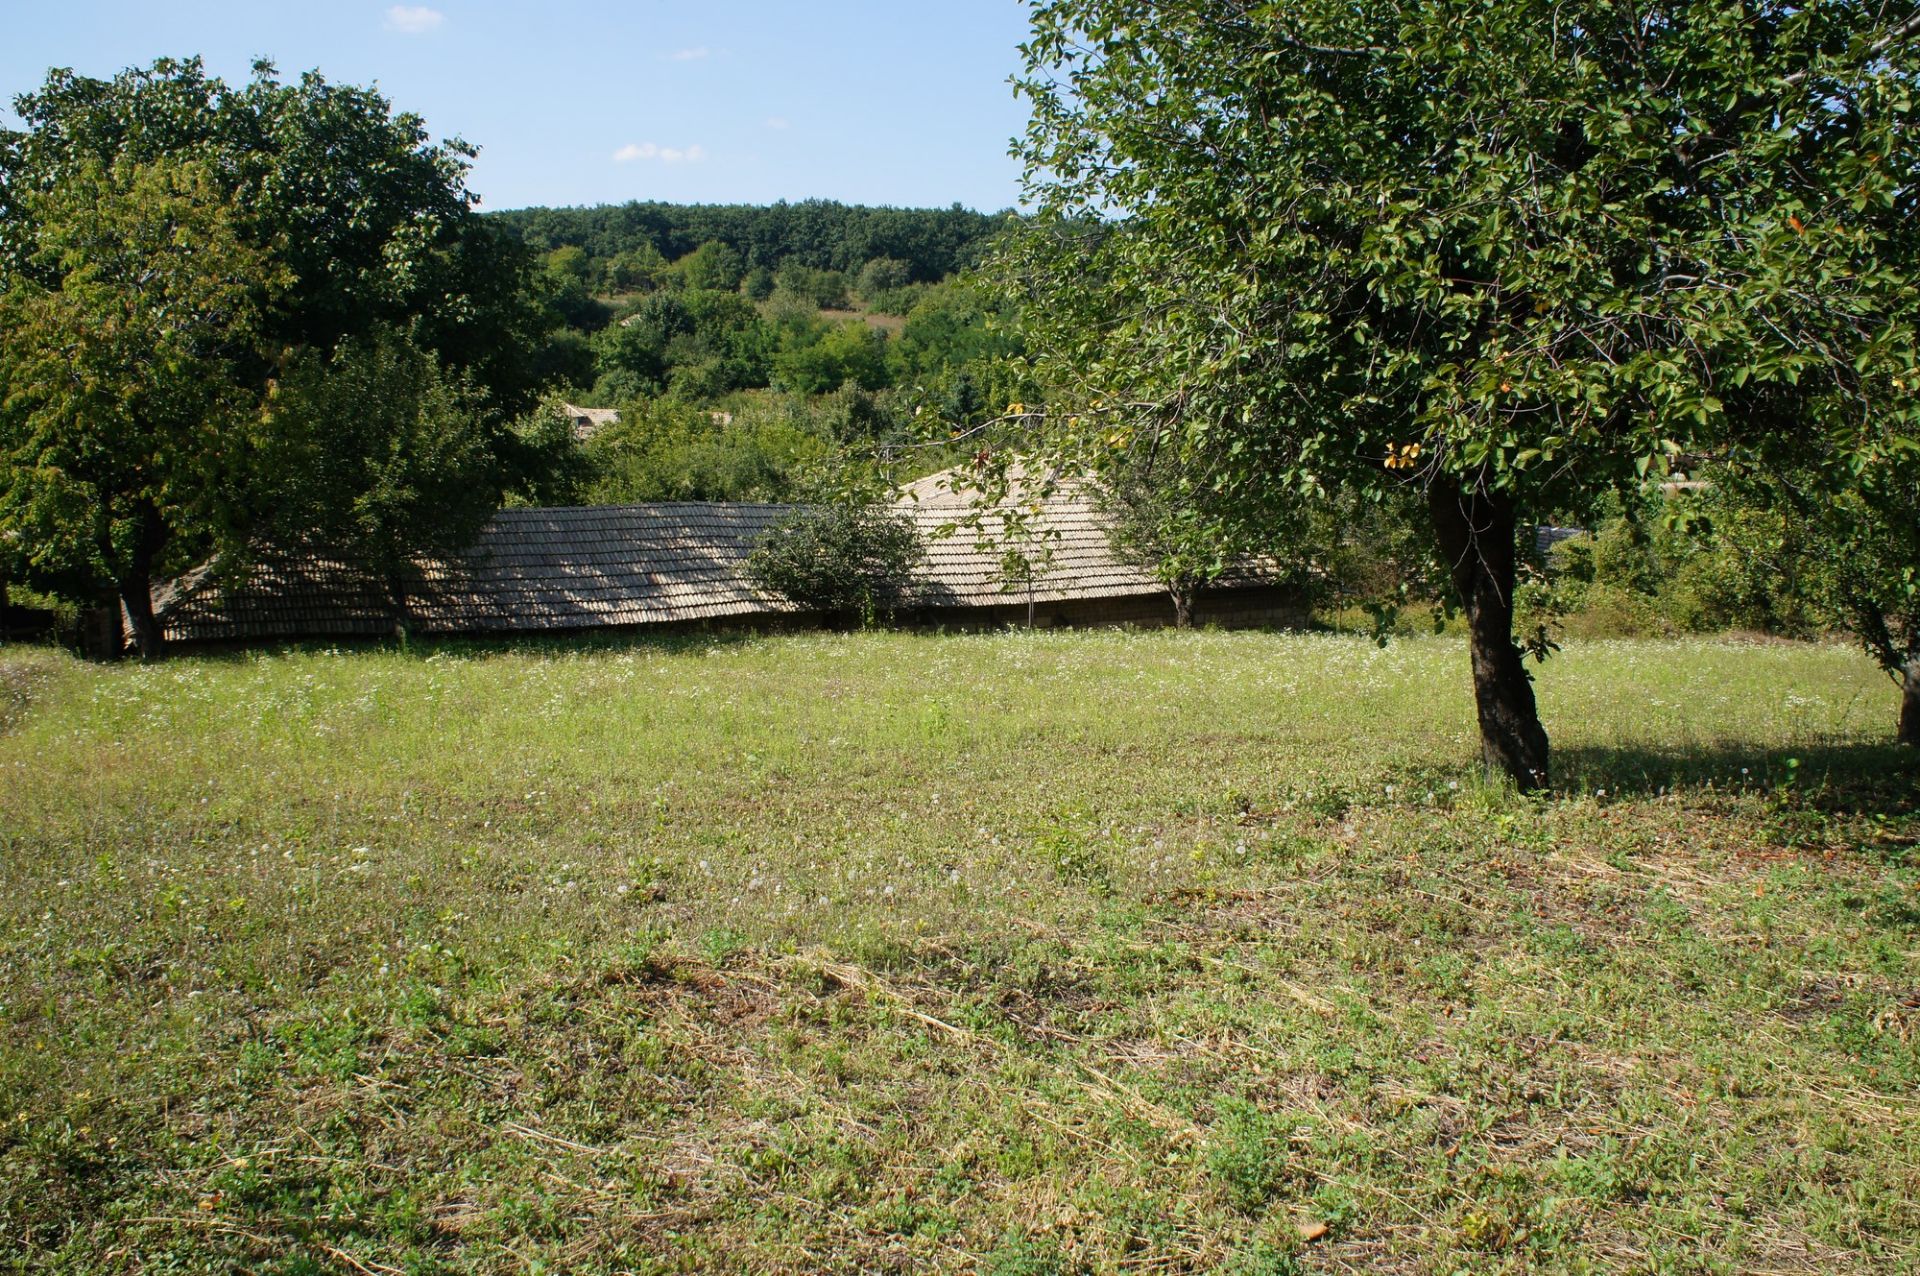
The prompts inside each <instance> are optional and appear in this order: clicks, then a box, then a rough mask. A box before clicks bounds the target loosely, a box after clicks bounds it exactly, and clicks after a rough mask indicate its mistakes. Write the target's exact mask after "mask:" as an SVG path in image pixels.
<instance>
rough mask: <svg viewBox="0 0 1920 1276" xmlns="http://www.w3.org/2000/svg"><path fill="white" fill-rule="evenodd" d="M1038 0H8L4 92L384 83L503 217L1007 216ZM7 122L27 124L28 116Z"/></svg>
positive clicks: (1, 19)
mask: <svg viewBox="0 0 1920 1276" xmlns="http://www.w3.org/2000/svg"><path fill="white" fill-rule="evenodd" d="M1025 19H1026V5H1025V4H1024V3H1023V0H892V2H891V3H882V2H878V0H811V2H808V0H790V2H780V0H706V2H705V3H700V2H697V0H629V2H628V3H625V4H620V3H604V2H603V3H588V2H585V0H556V2H552V3H546V4H540V5H532V4H527V5H518V4H500V3H480V2H478V0H421V2H420V3H408V4H401V5H394V4H390V3H360V2H358V0H346V2H338V0H320V2H318V3H312V2H309V3H273V2H272V0H256V2H255V3H246V4H237V3H223V2H216V0H137V2H132V0H116V2H112V3H86V2H85V0H69V2H68V3H51V4H50V3H45V2H44V0H0V30H4V31H5V32H6V35H5V36H4V38H0V100H3V101H4V104H5V106H8V107H10V106H11V104H12V102H13V99H14V97H15V96H16V95H17V94H19V93H21V92H23V91H25V90H28V89H30V88H33V87H35V86H37V85H38V84H39V83H40V82H41V81H42V80H43V79H44V78H45V75H46V71H47V68H49V67H52V66H70V67H72V68H73V69H74V70H76V71H79V72H81V73H82V74H86V75H96V76H108V75H111V74H112V73H113V72H115V71H117V70H119V69H121V68H123V67H127V66H133V65H144V64H146V63H148V62H151V61H152V60H153V59H154V58H156V57H160V56H163V55H173V56H182V55H186V54H193V53H198V54H201V55H203V56H204V57H205V58H206V61H207V65H208V67H209V69H210V70H212V71H213V72H214V73H215V74H218V75H222V76H224V77H226V78H228V79H234V80H238V79H242V78H244V77H245V76H246V75H247V68H248V66H249V64H250V63H251V62H252V60H253V59H254V58H255V57H256V56H266V57H270V58H272V59H273V60H274V61H275V62H276V63H277V64H278V65H279V68H280V71H281V73H282V74H283V75H286V76H292V75H294V74H297V73H298V72H300V71H303V70H307V69H309V68H316V67H317V68H318V69H319V70H320V71H322V72H323V73H324V74H325V75H326V76H327V77H328V78H329V79H332V80H336V81H341V82H349V83H356V84H368V83H377V84H378V85H379V87H380V88H381V90H382V91H383V92H384V93H385V94H386V95H387V96H388V98H390V99H391V100H392V101H393V103H394V105H395V107H396V108H398V109H402V110H411V111H416V112H418V113H419V114H420V115H422V116H424V117H425V119H426V121H427V127H428V128H429V129H430V130H431V131H432V132H433V134H434V136H435V137H444V136H449V135H455V134H457V135H459V136H461V137H464V138H466V140H468V141H469V142H473V143H475V144H476V145H478V146H479V147H480V148H481V151H480V158H479V160H478V162H477V163H476V164H475V166H474V171H473V177H472V185H473V188H474V189H475V190H476V191H478V192H479V193H480V194H481V195H482V197H483V198H484V200H485V207H488V208H516V207H521V206H524V205H528V204H554V205H559V204H596V203H619V202H623V201H625V200H629V199H664V200H672V201H676V202H718V203H733V202H740V203H765V202H769V201H772V200H775V199H789V200H798V199H805V198H809V197H815V196H817V197H821V198H827V199H839V200H844V201H846V202H848V203H866V204H895V205H902V206H914V207H920V206H945V205H948V204H952V203H955V202H958V203H961V204H965V205H968V206H969V207H973V208H978V209H982V210H985V211H993V210H997V209H1000V208H1005V207H1008V206H1010V205H1013V204H1015V203H1016V202H1017V201H1018V198H1019V166H1018V165H1017V164H1016V163H1015V161H1013V160H1012V159H1010V158H1009V157H1008V155H1007V144H1008V142H1009V140H1010V139H1011V138H1012V136H1013V135H1014V134H1015V133H1017V132H1018V131H1019V130H1020V128H1021V127H1022V125H1023V123H1024V122H1025V110H1024V104H1023V103H1020V102H1017V101H1015V100H1014V98H1013V94H1012V90H1011V88H1010V87H1009V85H1008V84H1007V77H1008V76H1009V75H1010V74H1011V73H1012V72H1013V71H1014V70H1016V69H1017V66H1018V57H1019V55H1018V52H1017V50H1016V48H1015V46H1016V45H1017V44H1018V43H1019V41H1020V40H1021V39H1022V38H1023V37H1024V36H1025V33H1026V24H1025ZM0 121H3V122H4V123H6V124H7V125H9V126H15V125H17V124H18V120H17V119H16V118H15V117H14V116H13V114H12V112H11V111H10V110H6V111H4V112H0Z"/></svg>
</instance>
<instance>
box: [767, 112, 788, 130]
mask: <svg viewBox="0 0 1920 1276" xmlns="http://www.w3.org/2000/svg"><path fill="white" fill-rule="evenodd" d="M767 127H768V128H772V129H783V128H785V127H787V118H786V116H784V115H769V116H768V117H767Z"/></svg>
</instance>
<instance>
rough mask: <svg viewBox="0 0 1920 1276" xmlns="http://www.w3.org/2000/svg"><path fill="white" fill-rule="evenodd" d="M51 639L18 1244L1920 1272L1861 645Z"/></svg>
mask: <svg viewBox="0 0 1920 1276" xmlns="http://www.w3.org/2000/svg"><path fill="white" fill-rule="evenodd" d="M1539 686H1540V692H1541V696H1542V703H1543V707H1544V712H1545V716H1546V719H1547V725H1548V728H1549V730H1550V732H1551V733H1552V735H1553V738H1554V742H1555V746H1556V759H1557V763H1558V766H1559V769H1560V775H1559V777H1558V778H1559V780H1560V783H1561V790H1560V792H1559V794H1558V795H1557V796H1555V797H1554V798H1552V799H1549V800H1529V799H1521V798H1518V797H1515V796H1512V795H1510V794H1508V793H1505V792H1502V791H1499V790H1494V789H1487V788H1484V787H1482V786H1481V785H1479V784H1478V783H1477V781H1476V780H1475V778H1474V775H1473V772H1472V768H1471V765H1470V764H1471V760H1472V758H1473V755H1474V752H1475V745H1474V741H1473V735H1472V730H1471V708H1470V703H1469V700H1468V696H1467V688H1466V659H1465V655H1464V652H1463V650H1462V648H1461V647H1460V646H1459V645H1458V643H1457V642H1455V641H1454V640H1451V639H1427V640H1414V641H1405V642H1399V643H1396V644H1395V645H1394V646H1392V647H1391V648H1389V649H1387V650H1384V651H1381V650H1376V649H1374V648H1373V647H1372V646H1370V645H1369V644H1367V643H1366V642H1365V641H1363V640H1359V639H1354V638H1348V637H1329V636H1322V637H1311V636H1294V637H1285V636H1270V635H1255V634H1197V635H1175V634H1144V635H1124V634H1068V635H1019V634H1014V635H999V636H966V637H935V636H908V635H852V636H803V637H783V638H764V639H751V638H743V639H738V640H720V639H716V640H687V641H678V642H637V643H631V644H618V643H609V644H604V645H597V646H595V645H590V646H583V647H575V648H563V647H532V646H527V647H518V648H500V647H485V646H445V647H438V648H428V649H426V650H420V649H416V650H414V651H412V652H410V653H402V652H396V651H378V650H360V651H349V652H333V651H322V650H300V651H292V652H286V653H279V654H270V655H251V656H204V657H192V658H181V659H177V660H172V661H168V662H165V663H162V664H159V665H155V666H149V667H141V666H137V665H125V666H120V667H97V666H87V665H83V664H80V663H78V662H75V661H72V660H69V659H67V658H65V657H62V656H58V655H55V654H52V653H48V652H44V651H35V650H26V649H19V648H13V649H7V650H4V651H0V862H3V863H4V886H5V890H4V892H3V893H0V1267H10V1268H13V1269H19V1270H35V1271H39V1270H59V1271H73V1272H108V1271H116V1272H117V1271H128V1272H131V1271H142V1272H197V1271H230V1272H242V1271H245V1272H276V1273H307V1272H358V1273H369V1272H374V1273H391V1272H408V1273H425V1272H465V1271H486V1272H495V1271H497V1272H509V1271H511V1272H523V1271H545V1272H553V1273H558V1272H626V1271H632V1272H669V1271H683V1272H705V1271H754V1272H796V1273H797V1272H815V1271H834V1272H871V1271H923V1270H924V1271H952V1272H972V1271H980V1272H987V1273H999V1274H1000V1276H1011V1274H1013V1273H1070V1272H1123V1271H1129V1272H1130V1271H1156V1272H1210V1271H1224V1272H1237V1273H1243V1274H1253V1273H1262V1274H1265V1276H1276V1274H1279V1273H1295V1272H1333V1271H1349V1272H1374V1271H1388V1272H1393V1271H1406V1272H1536V1271H1553V1272H1581V1271H1648V1272H1869V1271H1874V1272H1894V1271H1905V1270H1912V1269H1913V1268H1914V1267H1915V1266H1916V1265H1920V954H1917V953H1916V951H1915V934H1916V931H1917V930H1920V852H1916V849H1915V847H1916V842H1917V841H1920V814H1916V806H1917V802H1916V798H1917V797H1920V792H1917V789H1916V782H1915V774H1916V768H1915V765H1914V759H1913V757H1912V756H1911V754H1910V753H1909V754H1908V755H1906V756H1902V755H1901V753H1900V751H1898V750H1896V749H1894V748H1892V747H1891V746H1889V745H1888V744H1887V740H1888V738H1889V735H1890V724H1891V719H1892V715H1893V701H1894V695H1893V691H1892V689H1891V687H1890V685H1889V684H1888V683H1887V681H1886V680H1885V679H1884V678H1883V677H1882V676H1880V675H1879V674H1877V673H1876V672H1875V671H1874V670H1873V669H1872V668H1871V667H1870V666H1869V665H1868V664H1867V663H1866V662H1865V661H1863V660H1862V659H1860V658H1859V657H1858V656H1856V655H1854V654H1852V653H1850V652H1848V651H1845V650H1841V649H1836V648H1823V647H1805V646H1788V645H1739V644H1731V643H1726V644H1721V643H1712V642H1690V643H1653V642H1649V643H1628V642H1619V643H1579V644H1571V643H1570V644H1569V649H1568V651H1567V652H1565V653H1564V654H1563V655H1561V656H1559V657H1557V658H1555V659H1554V660H1553V661H1551V662H1549V663H1548V664H1547V665H1546V666H1545V667H1544V668H1543V669H1542V670H1541V673H1540V684H1539Z"/></svg>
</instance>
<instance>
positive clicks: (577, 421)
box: [560, 403, 620, 443]
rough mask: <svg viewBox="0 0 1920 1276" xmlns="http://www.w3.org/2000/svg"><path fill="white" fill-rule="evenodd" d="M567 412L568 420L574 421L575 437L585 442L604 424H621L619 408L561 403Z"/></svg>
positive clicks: (563, 409) (562, 408) (561, 407)
mask: <svg viewBox="0 0 1920 1276" xmlns="http://www.w3.org/2000/svg"><path fill="white" fill-rule="evenodd" d="M560 409H561V411H563V412H565V413H566V414H567V420H568V421H571V422H572V423H573V437H574V438H576V439H579V440H580V441H581V442H582V443H585V442H586V441H587V440H588V439H590V438H592V437H593V436H594V434H595V433H596V432H598V431H599V429H600V427H601V426H603V425H618V424H620V409H618V408H579V407H575V406H574V405H573V404H571V403H563V404H561V405H560Z"/></svg>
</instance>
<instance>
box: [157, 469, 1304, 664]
mask: <svg viewBox="0 0 1920 1276" xmlns="http://www.w3.org/2000/svg"><path fill="white" fill-rule="evenodd" d="M1017 499H1019V500H1020V501H1021V502H1022V504H1021V511H1020V513H1021V517H1020V518H1019V519H1017V520H1013V521H1014V523H1015V524H1016V526H1015V528H1014V529H1013V530H1012V531H1010V530H1009V527H1008V522H1009V520H1008V518H1007V509H1006V507H1004V506H1001V507H986V508H982V509H979V510H976V509H974V507H973V503H972V497H971V495H970V494H968V493H967V492H966V491H965V489H964V487H960V488H958V489H956V486H955V485H954V483H953V482H952V479H951V476H935V477H934V478H932V479H923V480H921V481H920V483H917V484H913V485H910V486H909V487H908V488H906V489H904V490H903V491H902V492H901V493H900V494H899V500H898V502H897V503H896V505H895V508H896V509H897V510H898V511H899V513H900V514H901V515H902V516H903V517H905V518H908V519H910V520H912V521H913V523H914V524H915V526H916V527H917V528H918V529H919V531H920V534H921V540H922V543H923V544H924V545H925V547H926V557H925V560H924V562H923V563H922V564H921V566H920V567H919V569H918V570H917V571H916V573H915V575H914V578H913V580H912V581H911V583H910V585H909V587H908V589H907V593H906V597H905V599H904V601H903V603H902V605H901V607H900V608H899V609H898V612H897V617H898V619H899V620H901V621H902V622H904V623H907V624H916V625H926V626H935V625H939V626H947V627H952V628H983V627H994V626H1000V625H1006V624H1033V625H1040V626H1052V625H1085V624H1092V625H1099V624H1106V625H1112V624H1139V625H1158V624H1166V623H1169V622H1170V621H1171V620H1172V618H1173V608H1172V602H1171V600H1170V599H1169V598H1168V596H1167V593H1166V591H1165V590H1164V589H1163V588H1162V587H1161V586H1160V585H1159V584H1158V583H1157V582H1156V581H1154V580H1153V579H1152V577H1151V576H1149V575H1148V574H1147V573H1145V572H1143V571H1141V570H1140V569H1139V568H1137V567H1134V566H1132V565H1130V564H1128V563H1126V562H1124V561H1122V560H1121V559H1119V558H1118V557H1116V556H1115V554H1114V552H1113V549H1112V547H1111V545H1110V544H1109V542H1108V537H1107V531H1106V522H1105V518H1104V516H1103V515H1102V514H1101V512H1100V511H1099V509H1098V507H1097V505H1095V503H1094V502H1092V501H1091V500H1089V499H1088V498H1087V497H1086V495H1085V493H1084V492H1082V491H1080V490H1078V489H1077V488H1075V487H1073V486H1071V485H1066V486H1062V487H1060V488H1058V489H1057V490H1055V491H1053V492H1051V493H1048V494H1037V493H1020V494H1018V495H1017ZM794 508H795V507H793V506H790V505H778V504H760V503H748V502H731V503H700V502H661V503H655V504H647V505H611V506H573V507H565V508H551V509H507V510H501V511H500V512H499V513H498V514H496V515H495V516H494V517H493V519H492V520H491V521H490V522H489V523H488V524H487V525H486V527H485V528H484V529H482V531H481V533H480V535H479V537H478V538H477V539H476V541H475V542H474V544H473V545H472V546H470V547H469V548H468V549H467V550H465V551H464V552H462V553H461V554H459V555H457V556H454V557H450V558H436V559H423V560H421V561H420V562H419V563H418V565H417V571H416V572H415V573H414V574H413V576H412V577H411V578H410V579H408V580H407V581H405V582H404V588H402V589H399V590H394V589H390V588H389V587H388V585H387V583H386V582H383V581H381V580H378V579H376V578H375V577H374V576H372V575H371V574H369V573H368V572H365V571H363V570H361V569H359V568H356V567H355V566H354V565H353V564H351V563H347V562H343V561H340V560H338V559H333V558H328V557H326V556H323V555H313V554H278V555H267V556H265V557H264V558H263V560H262V561H261V562H259V563H258V564H256V565H255V566H254V567H253V568H251V569H250V570H249V571H248V572H247V573H246V574H245V575H244V576H242V577H240V578H239V579H231V578H223V577H222V576H221V575H219V574H216V573H215V572H213V571H212V570H211V569H208V568H203V569H201V570H200V571H197V572H195V573H191V574H189V575H188V576H186V577H183V578H181V579H180V580H178V581H175V582H174V583H173V584H171V585H170V586H168V587H167V588H166V589H164V590H162V591H161V592H160V593H159V595H158V596H157V597H156V599H155V613H156V615H157V617H158V618H159V621H160V624H161V627H162V629H163V631H164V632H165V634H166V637H167V639H168V641H169V642H177V643H195V642H248V641H259V640H282V639H293V638H333V637H340V638H347V637H355V636H366V637H373V636H384V635H388V634H391V633H393V632H394V631H395V629H396V627H397V626H400V625H404V626H405V627H406V629H407V630H408V631H410V632H412V633H416V634H441V635H455V634H473V635H483V634H528V633H581V632H589V631H596V630H640V629H659V630H671V629H676V628H680V629H684V628H689V627H693V628H699V627H708V626H726V625H761V626H768V625H772V626H779V625H794V624H806V623H815V622H818V621H821V620H823V619H829V618H826V617H820V616H814V615H810V614H808V613H806V612H803V611H801V610H800V609H799V608H797V607H795V606H794V605H793V604H791V603H789V602H787V601H785V600H784V599H780V598H772V597H768V596H766V595H763V594H761V593H759V592H758V591H757V590H755V589H754V587H753V586H752V584H751V583H750V582H749V581H748V579H747V577H746V573H745V563H746V559H747V556H748V555H749V554H750V553H752V551H753V549H754V546H755V544H756V543H757V542H758V540H759V538H760V537H761V536H762V535H763V534H764V533H765V532H766V531H767V530H768V529H769V528H771V527H772V526H773V525H774V524H775V523H776V522H777V521H778V520H779V519H781V518H782V517H784V516H786V515H787V514H789V513H791V512H792V511H793V509H794ZM1304 619H1305V609H1304V607H1303V606H1302V604H1301V601H1300V596H1299V594H1298V591H1297V590H1295V589H1294V588H1293V587H1292V586H1291V584H1290V583H1289V582H1288V581H1287V580H1286V579H1284V578H1282V576H1281V575H1280V574H1279V573H1278V572H1276V571H1273V570H1271V569H1264V568H1260V567H1258V566H1249V567H1247V568H1245V569H1242V570H1240V571H1238V572H1236V573H1233V574H1230V575H1229V576H1227V577H1225V578H1223V579H1221V580H1220V581H1218V582H1216V583H1215V585H1214V586H1213V587H1212V588H1210V589H1208V590H1205V591H1203V592H1202V594H1201V595H1200V597H1199V598H1198V599H1197V606H1196V611H1195V620H1196V621H1197V622H1198V623H1201V624H1221V625H1271V624H1298V623H1301V622H1302V621H1304Z"/></svg>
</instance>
